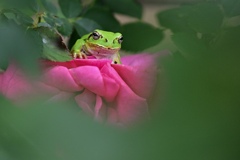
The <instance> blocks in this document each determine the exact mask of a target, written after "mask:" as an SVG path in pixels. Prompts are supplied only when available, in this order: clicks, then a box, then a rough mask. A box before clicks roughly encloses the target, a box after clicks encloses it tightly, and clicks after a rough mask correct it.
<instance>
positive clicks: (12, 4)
mask: <svg viewBox="0 0 240 160" xmlns="http://www.w3.org/2000/svg"><path fill="white" fill-rule="evenodd" d="M31 3H32V0H21V1H17V0H7V1H6V0H0V6H1V8H17V9H19V10H20V9H28V8H29V7H30V4H31Z"/></svg>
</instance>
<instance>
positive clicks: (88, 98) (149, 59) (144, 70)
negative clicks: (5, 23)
mask: <svg viewBox="0 0 240 160" xmlns="http://www.w3.org/2000/svg"><path fill="white" fill-rule="evenodd" d="M157 57H158V55H153V54H152V55H151V54H136V55H131V56H125V57H122V63H123V64H122V65H117V64H111V62H110V61H109V60H97V59H77V60H72V61H68V62H52V61H43V62H42V64H43V66H44V74H43V76H42V80H41V81H38V82H34V83H33V84H34V85H33V84H31V85H30V83H28V82H27V80H25V79H24V78H23V76H21V75H19V72H18V70H17V69H16V68H14V66H10V67H9V68H8V69H7V71H6V72H5V73H3V74H1V75H0V87H1V88H0V91H1V92H2V93H3V94H4V95H5V96H6V97H8V98H10V99H13V100H16V99H20V98H21V97H19V96H21V95H24V94H28V93H30V92H31V91H33V89H32V88H34V90H36V87H37V88H38V89H37V90H39V89H41V91H42V92H47V93H48V94H49V98H48V99H49V101H51V100H53V101H55V100H67V99H69V98H71V97H73V96H74V98H75V100H76V102H77V104H78V105H79V106H80V107H81V108H82V110H83V111H84V112H86V113H88V114H89V115H91V116H93V117H94V118H95V119H96V120H98V121H102V122H107V123H111V124H120V125H129V124H132V123H134V122H136V121H138V120H139V119H141V118H143V117H148V115H149V112H148V109H149V106H148V102H147V100H148V98H149V97H150V96H151V94H152V93H153V90H154V87H155V83H156V74H157V65H156V58H157ZM23 93H24V94H23Z"/></svg>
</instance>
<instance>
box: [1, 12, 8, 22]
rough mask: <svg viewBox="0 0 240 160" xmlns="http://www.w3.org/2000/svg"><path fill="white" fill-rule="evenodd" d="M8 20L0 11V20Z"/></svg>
mask: <svg viewBox="0 0 240 160" xmlns="http://www.w3.org/2000/svg"><path fill="white" fill-rule="evenodd" d="M7 20H8V18H7V17H6V16H5V15H4V14H3V13H1V12H0V22H6V21H7Z"/></svg>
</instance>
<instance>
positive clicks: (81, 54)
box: [71, 50, 87, 59]
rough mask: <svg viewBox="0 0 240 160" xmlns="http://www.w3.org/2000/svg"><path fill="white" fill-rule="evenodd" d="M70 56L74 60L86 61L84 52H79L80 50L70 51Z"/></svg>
mask: <svg viewBox="0 0 240 160" xmlns="http://www.w3.org/2000/svg"><path fill="white" fill-rule="evenodd" d="M71 54H72V56H73V58H74V59H76V58H80V59H87V55H86V54H85V53H84V51H81V50H72V51H71Z"/></svg>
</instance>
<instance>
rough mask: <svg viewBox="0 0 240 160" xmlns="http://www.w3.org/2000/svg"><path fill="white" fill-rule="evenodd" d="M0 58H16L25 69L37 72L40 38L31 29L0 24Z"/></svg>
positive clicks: (0, 60) (40, 49)
mask: <svg viewBox="0 0 240 160" xmlns="http://www.w3.org/2000/svg"><path fill="white" fill-rule="evenodd" d="M0 35H1V36H0V44H1V47H0V56H1V57H3V58H1V59H0V63H1V62H5V61H6V60H7V61H8V60H9V59H10V60H16V61H17V62H19V63H20V65H21V67H23V68H24V69H25V70H26V71H30V72H31V73H37V70H38V65H37V60H38V58H39V57H40V54H41V52H42V39H41V37H40V35H39V34H38V33H37V32H35V31H33V30H28V31H25V30H24V29H22V28H21V27H18V26H16V25H13V24H10V23H9V24H0Z"/></svg>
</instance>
